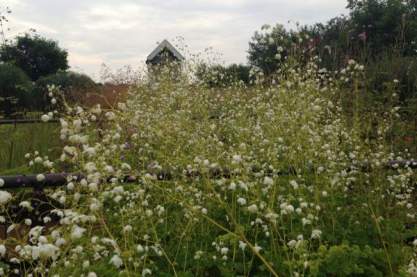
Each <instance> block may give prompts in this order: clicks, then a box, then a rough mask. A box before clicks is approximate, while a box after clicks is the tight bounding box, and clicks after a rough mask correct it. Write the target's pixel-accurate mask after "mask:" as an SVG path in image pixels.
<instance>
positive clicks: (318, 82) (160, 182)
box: [0, 59, 417, 276]
mask: <svg viewBox="0 0 417 277" xmlns="http://www.w3.org/2000/svg"><path fill="white" fill-rule="evenodd" d="M288 60H290V59H288ZM323 72H324V71H322V70H321V69H320V67H319V66H318V65H317V64H316V63H313V62H310V63H307V64H306V63H300V64H295V63H292V64H286V65H285V66H283V67H282V70H281V74H280V75H278V76H277V78H278V80H277V82H276V84H269V85H268V84H253V86H248V87H244V86H240V85H237V84H236V83H234V84H232V85H230V86H227V87H221V88H217V89H212V88H208V87H207V86H205V85H202V86H201V85H198V84H190V83H188V82H185V81H177V82H171V81H170V80H169V79H167V80H164V81H163V82H160V83H158V84H153V85H152V86H151V85H138V86H137V87H134V88H131V91H130V93H129V95H128V97H127V99H126V101H125V102H122V103H119V104H118V105H117V107H115V108H114V109H106V110H103V108H102V107H100V106H99V105H97V106H94V107H92V108H89V109H84V108H82V107H79V106H74V107H68V109H67V110H65V112H64V113H63V114H62V115H61V119H60V124H61V131H60V133H59V136H60V139H61V141H62V143H63V144H64V145H63V146H62V149H61V151H60V154H61V155H60V158H59V159H58V160H55V161H51V160H50V159H49V157H45V156H43V155H41V154H40V153H30V155H28V158H29V163H30V164H32V165H33V167H34V168H37V170H38V172H44V173H47V172H60V171H61V170H62V169H65V171H67V172H77V173H80V174H82V176H84V177H81V179H80V178H68V180H69V183H68V185H67V186H66V187H64V188H54V189H51V190H50V191H47V194H48V195H49V196H50V198H51V199H53V203H56V204H54V205H53V207H54V208H53V209H54V210H53V212H51V213H50V214H42V217H43V220H47V221H48V222H49V224H50V225H49V226H53V228H48V229H46V228H45V229H44V230H43V231H42V232H39V231H37V230H38V229H39V226H35V225H33V224H31V222H28V221H27V220H26V218H19V217H17V216H15V215H14V214H13V213H10V212H8V211H9V210H8V209H9V208H11V207H22V209H31V208H32V206H31V203H23V204H22V202H21V200H20V198H18V197H14V198H13V199H10V198H9V196H8V194H7V193H6V192H4V191H2V192H1V193H0V195H2V205H3V206H0V207H1V209H3V210H4V211H5V212H4V214H5V224H6V225H8V226H10V224H12V223H14V224H17V225H19V224H20V225H22V224H27V225H29V226H30V228H31V232H30V234H31V235H30V243H29V242H27V241H26V240H19V241H16V240H15V239H13V237H9V238H8V239H7V240H6V241H5V242H4V245H5V247H6V250H5V257H4V258H3V260H4V261H5V262H6V263H8V265H9V266H11V267H14V268H16V264H13V263H9V261H10V260H12V259H13V258H18V259H19V261H21V262H23V261H25V262H26V264H25V265H27V266H26V267H19V270H24V271H25V272H19V273H21V274H23V275H24V274H29V273H30V272H37V273H38V274H41V275H42V274H50V275H54V274H59V275H60V276H66V275H68V274H76V275H82V274H84V275H87V274H89V273H92V272H95V273H96V274H98V275H100V276H101V275H103V276H114V275H115V274H119V276H136V275H142V276H144V275H157V276H172V275H178V276H236V275H242V276H292V275H293V276H297V275H298V276H332V275H341V276H372V275H373V276H389V275H392V276H396V275H399V274H400V273H403V272H412V271H413V270H416V271H417V267H416V265H415V262H414V259H415V258H416V257H417V256H416V255H417V248H416V247H417V240H416V236H417V229H416V225H415V211H416V210H415V209H416V208H415V206H414V204H413V202H414V200H413V199H414V198H415V191H414V190H415V189H414V188H415V181H416V179H415V172H414V171H413V170H412V169H411V168H409V167H394V168H391V169H387V167H386V163H387V161H388V160H390V159H393V158H396V159H399V160H401V159H409V158H410V156H409V155H408V154H407V153H399V152H395V153H393V151H392V149H391V147H390V145H389V141H388V140H387V136H388V135H389V133H390V130H391V128H392V127H393V126H394V124H395V121H396V118H397V110H396V109H395V106H396V105H397V104H398V102H397V101H392V102H390V103H386V105H387V107H388V105H391V106H390V108H389V109H387V111H389V112H386V113H382V114H377V115H374V114H373V113H369V114H365V113H363V112H362V110H360V109H359V107H358V106H357V105H360V104H359V103H357V102H356V101H355V100H356V97H357V96H358V94H359V93H360V92H361V90H362V89H364V87H363V86H360V85H359V84H361V83H362V82H363V80H362V78H363V77H364V74H365V73H364V70H363V68H362V67H361V66H360V65H358V64H356V63H354V62H353V61H352V62H350V64H349V66H348V67H347V68H345V69H344V70H343V72H344V73H340V74H339V73H338V74H333V73H330V72H328V73H326V74H325V73H323ZM318 76H320V77H318ZM386 89H387V92H389V93H390V94H392V93H393V90H394V91H395V83H393V82H391V84H390V86H387V88H386ZM346 91H348V92H349V93H350V95H351V96H352V97H351V98H352V99H349V100H352V101H351V106H353V108H352V110H351V111H352V112H353V115H352V116H349V117H347V116H345V114H346V111H345V105H344V103H343V101H346V99H342V98H340V97H339V95H340V94H341V93H342V92H343V93H345V92H346ZM56 93H57V92H56V91H51V97H53V98H55V97H56V95H55V94H56ZM346 106H347V105H346ZM349 112H350V111H349ZM369 117H370V118H369ZM351 118H353V119H355V120H351ZM376 118H377V119H378V121H377V122H376V125H375V126H372V128H373V130H372V132H368V129H367V128H365V127H366V126H367V124H369V123H370V122H373V120H375V119H376ZM77 175H78V174H77ZM126 175H130V176H132V175H133V176H135V177H136V179H134V180H135V181H134V182H133V183H131V184H127V183H126V182H125V181H126V180H127V179H126V178H125V177H126ZM74 177H75V176H74ZM42 178H43V175H41V176H39V179H40V180H42ZM9 201H10V203H7V202H9ZM52 218H55V219H54V220H55V221H52V222H51V221H49V220H52ZM20 225H19V226H20ZM37 228H38V229H37ZM28 229H29V227H28ZM28 231H29V230H28ZM0 247H1V245H0ZM11 249H17V250H16V251H12V250H11ZM12 269H13V268H12ZM5 270H6V269H5ZM73 272H75V273H73ZM90 276H94V275H93V274H91V275H90Z"/></svg>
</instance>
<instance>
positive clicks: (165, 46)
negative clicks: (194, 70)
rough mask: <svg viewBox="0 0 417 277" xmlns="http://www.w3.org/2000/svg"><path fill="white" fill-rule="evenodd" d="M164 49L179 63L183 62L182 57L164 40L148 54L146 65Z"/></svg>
mask: <svg viewBox="0 0 417 277" xmlns="http://www.w3.org/2000/svg"><path fill="white" fill-rule="evenodd" d="M164 49H167V50H168V51H170V52H171V53H172V55H174V57H175V58H177V59H178V60H179V61H183V60H185V58H184V56H183V55H181V53H180V52H178V51H177V49H175V47H174V46H172V44H171V43H169V41H168V40H166V39H164V41H162V42H161V43H160V44H159V45H158V46H157V47H156V48H155V49H154V50H153V51H152V53H150V54H149V56H148V57H147V58H146V63H149V62H150V61H152V60H153V59H154V58H155V57H156V56H157V55H158V54H159V53H161V52H162V51H163V50H164Z"/></svg>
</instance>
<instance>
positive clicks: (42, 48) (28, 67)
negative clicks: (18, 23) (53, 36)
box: [0, 34, 68, 81]
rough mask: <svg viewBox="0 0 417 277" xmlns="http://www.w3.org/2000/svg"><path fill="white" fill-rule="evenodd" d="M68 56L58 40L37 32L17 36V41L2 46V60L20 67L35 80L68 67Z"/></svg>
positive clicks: (0, 58) (0, 51) (0, 49)
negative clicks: (46, 37) (42, 35)
mask: <svg viewBox="0 0 417 277" xmlns="http://www.w3.org/2000/svg"><path fill="white" fill-rule="evenodd" d="M67 56H68V53H67V51H66V50H63V49H61V48H60V47H59V46H58V43H57V42H55V41H52V40H48V39H45V38H42V37H40V36H39V35H36V34H35V35H31V34H24V35H20V36H17V37H16V40H15V42H13V43H9V44H4V45H2V46H1V48H0V61H3V62H8V63H13V64H15V65H16V66H18V67H20V68H21V69H22V70H23V71H24V72H26V74H27V75H28V76H29V77H30V78H31V79H32V80H33V81H36V80H38V79H39V78H40V77H41V76H46V75H49V74H53V73H56V72H57V71H58V70H66V69H68V61H67Z"/></svg>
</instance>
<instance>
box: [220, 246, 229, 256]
mask: <svg viewBox="0 0 417 277" xmlns="http://www.w3.org/2000/svg"><path fill="white" fill-rule="evenodd" d="M228 252H229V248H227V247H223V248H222V249H220V253H221V254H222V255H227V253H228Z"/></svg>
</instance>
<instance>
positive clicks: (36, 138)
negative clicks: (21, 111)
mask: <svg viewBox="0 0 417 277" xmlns="http://www.w3.org/2000/svg"><path fill="white" fill-rule="evenodd" d="M0 138H1V140H0V174H1V175H11V174H27V173H34V172H31V171H30V169H29V167H28V160H27V159H25V154H26V153H33V152H34V151H39V152H40V153H42V155H47V156H49V157H50V158H51V159H55V158H57V153H59V146H60V142H59V125H58V124H55V123H50V124H45V123H34V124H17V125H0Z"/></svg>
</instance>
